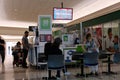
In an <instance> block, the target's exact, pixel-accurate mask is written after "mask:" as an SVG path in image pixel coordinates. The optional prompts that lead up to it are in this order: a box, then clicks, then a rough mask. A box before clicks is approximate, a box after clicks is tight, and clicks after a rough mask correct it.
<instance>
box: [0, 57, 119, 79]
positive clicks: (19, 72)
mask: <svg viewBox="0 0 120 80" xmlns="http://www.w3.org/2000/svg"><path fill="white" fill-rule="evenodd" d="M102 70H104V71H105V70H107V66H106V65H103V67H99V76H91V77H87V78H85V77H79V78H77V77H75V75H76V74H77V73H79V72H80V68H68V72H70V73H71V74H70V75H68V76H64V75H63V73H62V72H61V79H60V80H120V65H118V64H112V71H114V72H117V74H115V75H106V74H101V71H102ZM88 71H89V70H88V68H85V72H88ZM55 73H56V72H55V71H53V72H52V74H53V75H55ZM45 76H47V72H46V69H44V70H42V69H36V68H35V67H29V68H27V69H25V68H22V67H14V68H13V66H12V56H10V55H9V56H7V57H6V61H5V64H4V65H0V80H42V77H45Z"/></svg>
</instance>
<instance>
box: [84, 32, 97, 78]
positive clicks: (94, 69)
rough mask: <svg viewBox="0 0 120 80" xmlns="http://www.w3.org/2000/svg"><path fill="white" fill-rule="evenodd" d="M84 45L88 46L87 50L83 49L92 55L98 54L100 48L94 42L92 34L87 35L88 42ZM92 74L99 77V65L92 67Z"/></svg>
mask: <svg viewBox="0 0 120 80" xmlns="http://www.w3.org/2000/svg"><path fill="white" fill-rule="evenodd" d="M84 44H86V48H84V47H83V49H84V51H87V52H88V53H90V54H91V55H92V54H94V53H98V50H97V49H98V47H99V44H98V43H97V42H96V40H94V39H93V38H92V36H91V34H90V33H88V34H87V35H86V40H85V41H84ZM90 69H91V73H90V75H93V74H95V75H96V76H97V75H98V65H96V66H90Z"/></svg>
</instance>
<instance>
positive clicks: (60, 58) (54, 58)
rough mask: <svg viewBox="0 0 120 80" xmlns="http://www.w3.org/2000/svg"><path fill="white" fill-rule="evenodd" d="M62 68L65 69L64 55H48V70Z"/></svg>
mask: <svg viewBox="0 0 120 80" xmlns="http://www.w3.org/2000/svg"><path fill="white" fill-rule="evenodd" d="M61 69H64V70H65V62H64V55H48V65H47V71H48V70H61ZM48 75H49V74H48Z"/></svg>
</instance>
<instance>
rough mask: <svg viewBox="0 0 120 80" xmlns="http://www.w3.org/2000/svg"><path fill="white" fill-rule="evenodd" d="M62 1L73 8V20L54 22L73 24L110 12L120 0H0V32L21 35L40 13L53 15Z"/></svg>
mask: <svg viewBox="0 0 120 80" xmlns="http://www.w3.org/2000/svg"><path fill="white" fill-rule="evenodd" d="M61 2H63V7H65V8H73V20H53V21H52V23H66V24H70V25H72V24H75V23H78V22H80V20H81V18H83V17H86V16H87V15H89V16H90V14H93V13H96V12H98V13H99V15H98V13H96V14H94V15H93V16H92V17H91V16H90V17H89V18H87V19H90V18H94V17H97V16H100V15H104V14H106V13H108V12H110V11H108V12H106V11H107V7H109V6H112V5H116V4H117V3H120V0H0V34H1V35H16V36H17V35H19V36H21V35H22V34H23V32H24V31H25V30H27V28H28V26H36V25H37V23H38V16H39V15H53V7H61ZM118 6H119V7H120V5H117V8H118ZM103 9H105V10H104V11H101V10H103ZM109 9H110V8H109ZM113 9H114V10H116V9H115V8H113ZM119 9H120V8H119ZM117 10H118V9H117ZM111 11H112V10H111ZM103 12H104V13H103ZM87 19H84V20H87Z"/></svg>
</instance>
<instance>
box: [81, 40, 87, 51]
mask: <svg viewBox="0 0 120 80" xmlns="http://www.w3.org/2000/svg"><path fill="white" fill-rule="evenodd" d="M85 45H86V40H84V42H83V45H82V48H83V50H84V52H86V49H85Z"/></svg>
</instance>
